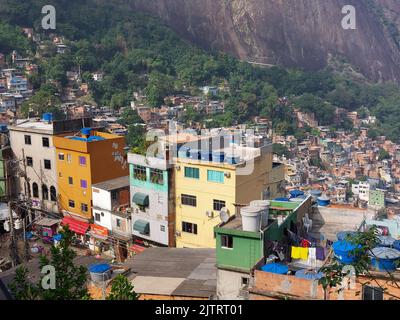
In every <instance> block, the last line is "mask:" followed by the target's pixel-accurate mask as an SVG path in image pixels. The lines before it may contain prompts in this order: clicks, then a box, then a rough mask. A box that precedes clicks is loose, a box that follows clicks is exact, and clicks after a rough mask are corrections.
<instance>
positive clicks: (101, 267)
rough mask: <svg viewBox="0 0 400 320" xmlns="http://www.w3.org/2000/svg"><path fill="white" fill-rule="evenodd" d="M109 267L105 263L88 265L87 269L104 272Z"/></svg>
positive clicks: (109, 267)
mask: <svg viewBox="0 0 400 320" xmlns="http://www.w3.org/2000/svg"><path fill="white" fill-rule="evenodd" d="M110 269H111V266H110V265H109V264H107V263H99V264H94V265H92V266H90V267H89V271H90V272H93V273H104V272H106V271H108V270H110Z"/></svg>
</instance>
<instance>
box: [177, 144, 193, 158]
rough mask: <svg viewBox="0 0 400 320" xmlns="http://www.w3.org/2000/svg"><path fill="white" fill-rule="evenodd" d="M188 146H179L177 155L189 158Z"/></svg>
mask: <svg viewBox="0 0 400 320" xmlns="http://www.w3.org/2000/svg"><path fill="white" fill-rule="evenodd" d="M189 151H190V148H189V147H186V146H182V147H180V148H179V151H178V157H179V158H189Z"/></svg>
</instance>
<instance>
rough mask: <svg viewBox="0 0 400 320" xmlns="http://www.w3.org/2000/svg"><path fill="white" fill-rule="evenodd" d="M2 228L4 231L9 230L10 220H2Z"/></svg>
mask: <svg viewBox="0 0 400 320" xmlns="http://www.w3.org/2000/svg"><path fill="white" fill-rule="evenodd" d="M3 228H4V230H5V231H7V232H9V231H10V221H8V220H6V221H4V225H3Z"/></svg>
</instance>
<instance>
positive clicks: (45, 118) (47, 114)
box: [42, 112, 53, 122]
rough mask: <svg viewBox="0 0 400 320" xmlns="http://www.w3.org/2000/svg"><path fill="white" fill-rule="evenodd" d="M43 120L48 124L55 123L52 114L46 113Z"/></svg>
mask: <svg viewBox="0 0 400 320" xmlns="http://www.w3.org/2000/svg"><path fill="white" fill-rule="evenodd" d="M42 120H43V121H46V122H51V121H53V114H52V113H51V112H45V113H43V114H42Z"/></svg>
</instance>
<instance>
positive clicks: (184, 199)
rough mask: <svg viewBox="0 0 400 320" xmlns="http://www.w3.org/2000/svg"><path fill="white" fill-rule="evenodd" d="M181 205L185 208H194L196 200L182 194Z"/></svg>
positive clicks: (193, 197)
mask: <svg viewBox="0 0 400 320" xmlns="http://www.w3.org/2000/svg"><path fill="white" fill-rule="evenodd" d="M181 198H182V204H183V205H185V206H191V207H196V206H197V198H196V197H195V196H191V195H188V194H182V197H181Z"/></svg>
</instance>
